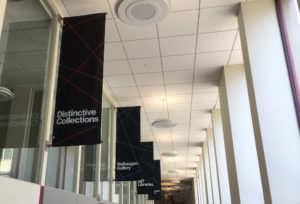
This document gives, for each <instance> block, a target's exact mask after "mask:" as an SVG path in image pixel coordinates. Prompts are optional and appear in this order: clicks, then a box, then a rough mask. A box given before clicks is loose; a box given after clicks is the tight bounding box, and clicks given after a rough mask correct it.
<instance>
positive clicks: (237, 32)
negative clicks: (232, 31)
mask: <svg viewBox="0 0 300 204" xmlns="http://www.w3.org/2000/svg"><path fill="white" fill-rule="evenodd" d="M238 34H239V30H237V31H236V35H235V38H234V41H233V45H232V48H231V52H230V55H229V59H228V62H227V65H229V62H230V58H231V55H232V52H233V48H234V45H235V42H236V40H237V36H238Z"/></svg>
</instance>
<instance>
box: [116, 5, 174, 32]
mask: <svg viewBox="0 0 300 204" xmlns="http://www.w3.org/2000/svg"><path fill="white" fill-rule="evenodd" d="M171 8H172V3H171V0H117V2H116V4H115V13H116V15H117V16H118V17H119V19H120V20H121V21H123V22H124V23H126V24H129V25H133V26H141V27H142V26H150V25H155V24H156V23H158V22H160V21H162V20H163V19H165V18H166V17H167V16H168V15H169V13H170V12H171Z"/></svg>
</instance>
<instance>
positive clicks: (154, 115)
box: [147, 108, 162, 122]
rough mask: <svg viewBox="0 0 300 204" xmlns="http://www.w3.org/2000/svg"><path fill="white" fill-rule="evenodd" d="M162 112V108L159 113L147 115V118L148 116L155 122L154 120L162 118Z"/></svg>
mask: <svg viewBox="0 0 300 204" xmlns="http://www.w3.org/2000/svg"><path fill="white" fill-rule="evenodd" d="M161 110H162V108H161V109H159V111H158V112H156V113H147V116H148V118H149V120H150V122H153V121H154V120H156V119H158V118H160V116H161ZM152 120H153V121H152Z"/></svg>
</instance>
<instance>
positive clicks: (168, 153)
mask: <svg viewBox="0 0 300 204" xmlns="http://www.w3.org/2000/svg"><path fill="white" fill-rule="evenodd" d="M169 146H170V149H171V150H168V151H165V152H163V153H162V154H161V156H163V157H177V156H178V155H179V154H178V152H176V151H173V150H172V147H171V137H170V142H169Z"/></svg>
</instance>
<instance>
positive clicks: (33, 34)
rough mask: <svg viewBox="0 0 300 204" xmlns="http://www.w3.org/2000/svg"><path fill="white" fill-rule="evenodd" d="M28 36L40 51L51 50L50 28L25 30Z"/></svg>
mask: <svg viewBox="0 0 300 204" xmlns="http://www.w3.org/2000/svg"><path fill="white" fill-rule="evenodd" d="M25 32H26V34H27V36H28V37H29V38H30V39H31V40H32V42H33V43H34V44H35V45H36V46H37V47H38V48H39V49H40V50H46V49H48V48H49V37H50V33H51V32H50V27H48V28H37V29H28V30H25Z"/></svg>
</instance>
